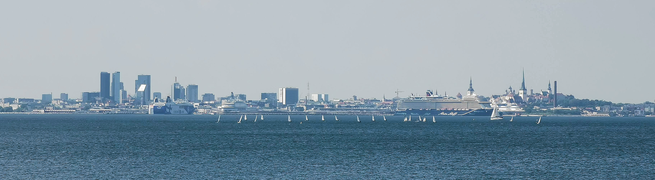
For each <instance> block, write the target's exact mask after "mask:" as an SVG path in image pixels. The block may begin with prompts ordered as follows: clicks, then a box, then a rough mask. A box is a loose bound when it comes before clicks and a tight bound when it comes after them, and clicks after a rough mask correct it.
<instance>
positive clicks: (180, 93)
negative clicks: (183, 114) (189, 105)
mask: <svg viewBox="0 0 655 180" xmlns="http://www.w3.org/2000/svg"><path fill="white" fill-rule="evenodd" d="M175 79H176V80H175V83H173V87H172V88H171V95H173V97H171V98H172V99H173V101H177V100H178V99H179V100H184V99H186V98H185V91H184V86H182V85H180V83H177V78H175Z"/></svg>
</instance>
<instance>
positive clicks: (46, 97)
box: [41, 94, 52, 104]
mask: <svg viewBox="0 0 655 180" xmlns="http://www.w3.org/2000/svg"><path fill="white" fill-rule="evenodd" d="M41 103H43V104H50V103H52V94H43V95H41Z"/></svg>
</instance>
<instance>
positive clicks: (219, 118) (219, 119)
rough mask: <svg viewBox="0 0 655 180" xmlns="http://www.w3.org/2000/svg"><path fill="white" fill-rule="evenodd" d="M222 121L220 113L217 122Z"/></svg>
mask: <svg viewBox="0 0 655 180" xmlns="http://www.w3.org/2000/svg"><path fill="white" fill-rule="evenodd" d="M218 122H221V115H220V114H219V115H218V120H216V123H218Z"/></svg>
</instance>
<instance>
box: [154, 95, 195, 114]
mask: <svg viewBox="0 0 655 180" xmlns="http://www.w3.org/2000/svg"><path fill="white" fill-rule="evenodd" d="M148 110H149V111H148V112H149V114H193V113H194V112H195V110H196V108H195V107H194V106H193V104H191V103H188V102H173V101H171V97H170V96H168V97H166V102H160V101H159V99H155V102H154V103H153V104H151V105H150V107H149V109H148Z"/></svg>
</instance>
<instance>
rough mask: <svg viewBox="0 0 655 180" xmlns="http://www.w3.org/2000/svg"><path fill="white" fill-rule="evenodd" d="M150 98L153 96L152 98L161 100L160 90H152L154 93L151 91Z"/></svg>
mask: <svg viewBox="0 0 655 180" xmlns="http://www.w3.org/2000/svg"><path fill="white" fill-rule="evenodd" d="M152 98H153V99H159V100H162V99H161V92H154V93H152ZM164 100H165V99H164Z"/></svg>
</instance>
